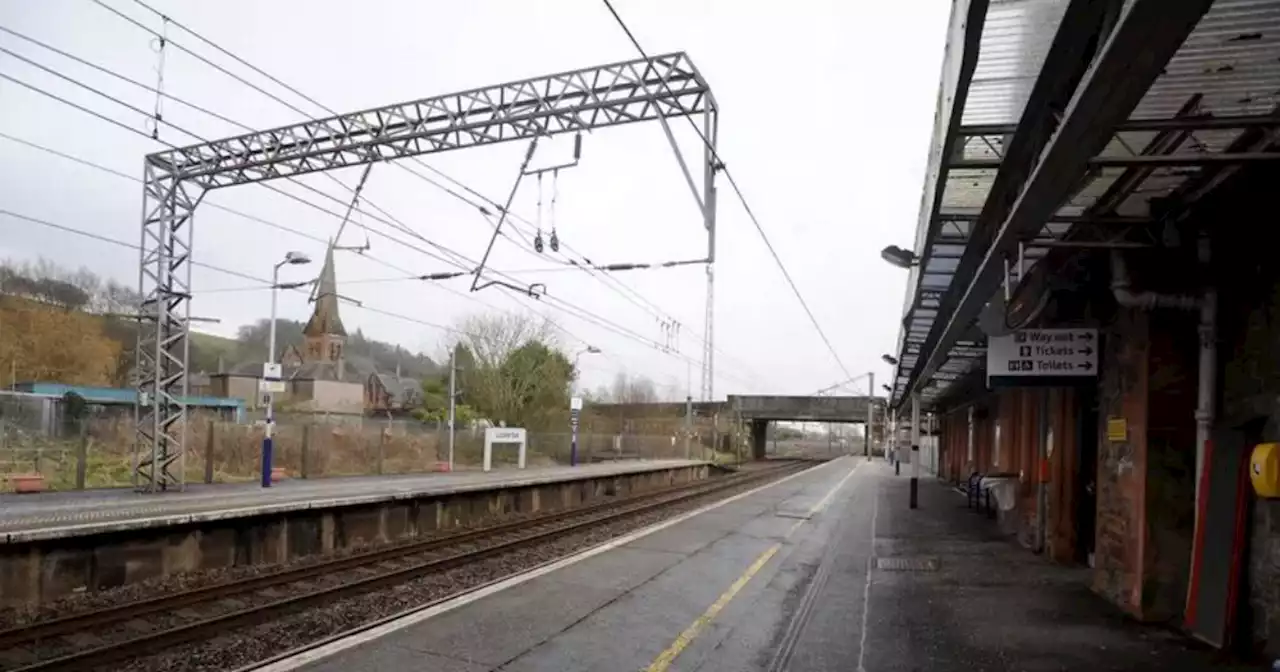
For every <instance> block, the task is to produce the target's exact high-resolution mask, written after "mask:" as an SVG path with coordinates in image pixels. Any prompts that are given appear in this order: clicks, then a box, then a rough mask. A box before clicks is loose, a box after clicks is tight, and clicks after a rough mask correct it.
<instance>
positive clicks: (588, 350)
mask: <svg viewBox="0 0 1280 672" xmlns="http://www.w3.org/2000/svg"><path fill="white" fill-rule="evenodd" d="M601 352H602V351H601V350H600V348H597V347H596V346H594V345H588V346H587V347H585V348H583V349H581V350H579V351H578V352H577V353H576V354H574V356H573V368H574V369H575V370H576V369H577V368H578V358H579V357H581V356H583V355H584V354H585V355H598V354H600V353H601Z"/></svg>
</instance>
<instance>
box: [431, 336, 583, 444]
mask: <svg viewBox="0 0 1280 672" xmlns="http://www.w3.org/2000/svg"><path fill="white" fill-rule="evenodd" d="M458 332H459V333H460V334H462V337H461V338H460V339H459V341H458V342H457V343H454V344H453V346H452V347H454V348H457V350H456V353H457V355H456V357H457V362H458V373H459V380H460V382H461V386H460V387H461V395H460V396H461V398H462V399H463V400H465V402H466V404H467V405H468V406H470V407H471V408H472V409H473V410H474V411H475V412H476V413H477V414H479V415H480V416H482V417H484V418H486V419H488V420H490V421H491V422H494V423H504V424H506V425H507V426H511V427H525V428H527V429H532V430H543V429H547V428H550V427H557V426H561V425H564V424H567V422H568V413H569V386H570V384H571V383H572V382H573V379H574V373H575V372H574V368H573V364H572V363H571V362H570V361H569V358H568V357H567V356H566V355H565V354H564V352H563V351H561V350H560V349H559V348H558V347H557V344H556V342H555V338H554V331H553V327H552V325H551V324H550V323H547V322H538V321H535V320H532V319H530V318H528V317H525V316H520V315H485V316H477V317H472V318H469V319H467V320H465V321H464V322H463V323H462V325H461V327H460V328H459V329H458Z"/></svg>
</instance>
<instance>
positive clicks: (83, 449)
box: [76, 418, 89, 490]
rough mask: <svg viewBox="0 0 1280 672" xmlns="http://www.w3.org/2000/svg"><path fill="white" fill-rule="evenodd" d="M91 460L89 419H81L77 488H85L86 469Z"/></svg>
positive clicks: (77, 450) (77, 449) (77, 456)
mask: <svg viewBox="0 0 1280 672" xmlns="http://www.w3.org/2000/svg"><path fill="white" fill-rule="evenodd" d="M88 461H89V420H88V419H87V418H81V419H80V443H79V445H77V446H76V490H84V479H85V470H86V468H87V467H88V465H87V462H88Z"/></svg>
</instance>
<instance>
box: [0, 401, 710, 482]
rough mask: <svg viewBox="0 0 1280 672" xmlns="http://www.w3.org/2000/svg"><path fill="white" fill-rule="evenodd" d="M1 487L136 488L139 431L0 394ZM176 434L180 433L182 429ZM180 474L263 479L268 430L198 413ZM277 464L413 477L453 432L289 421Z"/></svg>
mask: <svg viewBox="0 0 1280 672" xmlns="http://www.w3.org/2000/svg"><path fill="white" fill-rule="evenodd" d="M0 403H2V404H3V407H2V408H0V486H2V487H3V489H6V490H7V489H10V488H11V487H12V479H13V477H14V476H19V475H29V474H40V475H41V476H43V477H44V481H45V487H46V488H47V489H51V490H75V489H84V488H108V487H127V486H130V485H132V476H133V462H134V459H135V457H134V451H133V447H134V441H135V434H134V426H133V417H132V414H131V413H130V414H128V415H127V416H126V415H124V414H118V413H106V414H95V415H91V416H89V417H87V418H82V419H78V420H67V419H65V418H62V417H60V416H57V415H56V414H55V417H52V418H51V417H49V413H50V411H49V410H48V406H47V405H42V404H38V403H34V402H31V401H30V400H23V401H14V400H13V399H12V398H6V397H0ZM175 431H184V429H183V427H182V426H181V425H179V426H178V427H176V429H175ZM185 431H186V433H187V438H186V442H185V443H186V446H187V450H186V454H185V456H184V459H183V463H182V466H181V468H182V470H183V472H184V474H185V476H186V480H187V482H188V483H231V482H245V481H254V480H257V479H258V478H259V477H260V474H261V461H260V460H261V454H262V439H263V427H262V425H260V424H237V423H233V422H227V421H224V420H222V419H220V418H216V417H209V416H201V415H199V414H193V415H191V416H189V418H188V422H187V424H186V427H185ZM274 442H275V457H274V460H273V465H272V466H274V467H277V468H281V469H283V470H284V474H285V475H286V476H287V477H289V478H323V477H331V476H355V475H376V474H411V473H427V472H432V471H442V470H444V469H445V468H447V465H448V460H449V455H448V452H449V450H448V445H449V439H448V432H447V429H445V428H444V427H442V426H436V425H427V424H423V423H417V422H412V421H402V420H385V419H370V418H365V419H364V420H363V421H361V422H358V423H355V422H340V423H325V422H304V421H301V420H300V419H299V418H290V419H288V420H286V421H282V422H279V423H277V426H276V430H275V434H274ZM483 450H484V432H483V430H474V431H473V430H461V431H458V432H457V433H456V434H455V441H454V456H453V458H454V459H453V462H454V465H453V467H454V469H456V470H473V469H479V468H481V463H482V458H483ZM570 452H571V436H570V434H569V433H568V432H564V433H536V432H530V433H529V436H528V451H527V453H528V455H527V465H528V466H529V467H539V466H551V465H567V464H569V463H570ZM686 457H692V458H697V459H712V458H713V457H714V455H713V454H712V452H711V451H710V449H709V448H708V447H704V446H701V445H699V444H698V443H696V442H690V444H689V446H688V448H686V447H685V444H684V442H683V441H678V440H673V439H672V437H670V436H636V435H621V436H612V435H602V434H580V435H579V437H578V450H577V454H576V456H575V458H576V461H577V462H578V463H580V464H586V463H591V462H599V461H607V460H656V459H672V458H686ZM493 462H494V465H495V467H497V468H510V467H512V466H514V464H515V462H516V453H515V451H514V450H506V449H504V448H503V447H501V446H495V451H494V456H493Z"/></svg>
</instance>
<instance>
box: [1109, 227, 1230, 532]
mask: <svg viewBox="0 0 1280 672" xmlns="http://www.w3.org/2000/svg"><path fill="white" fill-rule="evenodd" d="M1197 257H1198V260H1199V262H1200V264H1201V266H1202V267H1208V265H1209V262H1210V260H1211V256H1210V248H1209V239H1208V237H1201V238H1200V241H1199V245H1198V250H1197ZM1111 292H1112V294H1113V295H1114V296H1115V300H1116V303H1118V304H1120V305H1121V306H1123V307H1125V308H1136V309H1139V310H1155V309H1157V308H1168V309H1173V310H1184V311H1192V310H1194V311H1198V312H1199V314H1200V319H1199V323H1198V324H1197V325H1196V332H1197V334H1198V336H1199V340H1200V357H1199V367H1198V373H1197V383H1198V385H1197V390H1196V411H1195V421H1196V471H1195V483H1196V501H1197V502H1199V501H1200V476H1201V473H1202V472H1203V470H1204V448H1205V445H1206V444H1207V443H1208V442H1209V432H1210V429H1211V428H1212V427H1213V421H1214V417H1215V408H1214V390H1215V389H1216V385H1217V374H1218V346H1217V341H1218V334H1217V317H1218V292H1217V290H1216V289H1214V288H1213V287H1212V286H1209V287H1206V288H1205V290H1204V292H1203V293H1202V294H1201V295H1200V296H1194V295H1187V294H1161V293H1159V292H1150V291H1140V292H1139V291H1134V290H1133V289H1132V286H1131V284H1130V280H1129V272H1128V268H1127V266H1126V265H1125V262H1124V256H1123V255H1122V254H1121V253H1120V251H1119V250H1112V251H1111ZM1196 508H1197V514H1198V512H1199V507H1196ZM1196 524H1197V525H1199V520H1198V519H1197V521H1196Z"/></svg>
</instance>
